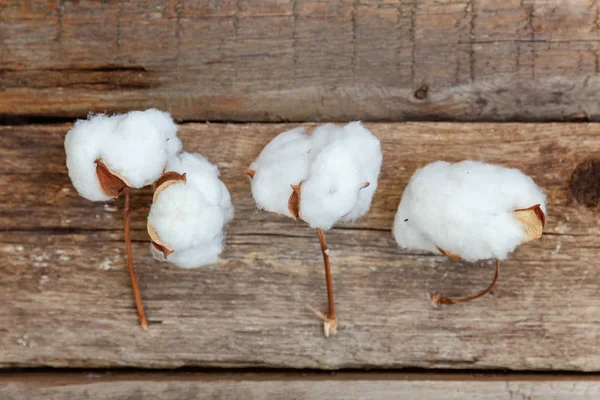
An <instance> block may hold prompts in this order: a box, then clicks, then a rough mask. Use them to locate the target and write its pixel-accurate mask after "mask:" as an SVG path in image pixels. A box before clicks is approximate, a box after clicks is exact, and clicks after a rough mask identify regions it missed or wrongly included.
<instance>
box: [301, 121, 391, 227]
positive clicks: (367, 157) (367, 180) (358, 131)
mask: <svg viewBox="0 0 600 400" xmlns="http://www.w3.org/2000/svg"><path fill="white" fill-rule="evenodd" d="M326 126H327V125H326ZM321 132H322V133H321V135H320V136H317V138H316V140H317V143H318V145H319V146H320V147H321V149H320V151H318V152H317V154H316V155H315V156H314V157H313V160H312V163H311V168H310V172H309V175H308V176H307V179H306V181H305V182H304V183H303V184H302V188H301V203H300V216H301V217H302V219H303V220H305V221H306V222H307V223H308V224H309V225H310V226H311V227H313V228H322V229H329V228H331V226H332V225H333V224H334V223H335V222H336V221H338V220H343V221H351V220H354V219H356V218H358V217H361V216H362V215H364V214H366V213H367V211H368V210H369V208H370V206H371V200H372V199H373V195H374V194H375V190H376V189H377V179H378V177H379V171H380V170H381V162H382V154H381V147H380V144H379V140H378V139H377V138H376V137H375V136H373V134H371V132H369V131H368V130H367V129H366V128H365V127H363V126H362V124H361V123H360V122H352V123H349V124H348V125H346V126H344V127H343V128H341V129H340V128H337V130H333V129H332V128H331V127H328V129H327V130H324V131H321ZM318 133H319V132H315V134H318ZM313 135H314V134H313ZM325 137H327V139H329V142H327V140H323V138H325Z"/></svg>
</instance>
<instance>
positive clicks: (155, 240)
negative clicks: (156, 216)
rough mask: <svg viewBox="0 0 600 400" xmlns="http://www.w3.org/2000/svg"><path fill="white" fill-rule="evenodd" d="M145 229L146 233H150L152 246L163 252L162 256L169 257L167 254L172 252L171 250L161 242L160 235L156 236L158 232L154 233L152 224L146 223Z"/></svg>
mask: <svg viewBox="0 0 600 400" xmlns="http://www.w3.org/2000/svg"><path fill="white" fill-rule="evenodd" d="M147 229H148V235H150V239H152V246H154V248H155V249H156V250H158V251H160V252H161V253H163V256H165V258H167V257H169V255H170V254H171V253H173V250H171V249H170V248H169V247H167V245H165V244H164V243H163V242H162V240H160V237H158V233H156V231H155V230H154V228H153V227H152V225H150V224H148V225H147Z"/></svg>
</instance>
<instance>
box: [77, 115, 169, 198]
mask: <svg viewBox="0 0 600 400" xmlns="http://www.w3.org/2000/svg"><path fill="white" fill-rule="evenodd" d="M180 150H181V141H180V140H179V138H178V137H177V126H176V125H175V123H174V122H173V120H172V119H171V116H170V115H169V113H166V112H162V111H159V110H156V109H149V110H146V111H132V112H129V113H127V114H119V115H114V116H108V115H104V114H97V115H90V116H89V118H88V119H87V120H78V121H77V122H76V123H75V125H74V126H73V128H71V130H70V131H69V132H68V133H67V136H66V137H65V152H66V155H67V168H68V171H69V177H70V178H71V181H72V182H73V186H75V189H76V190H77V192H78V193H79V195H81V196H82V197H85V198H86V199H88V200H92V201H107V200H110V199H113V198H116V197H118V195H119V193H120V191H121V190H122V188H123V187H125V186H127V187H131V188H141V187H144V186H147V185H149V184H151V183H152V182H154V181H155V180H157V179H158V178H159V177H160V175H161V174H162V172H163V171H164V168H165V165H166V163H167V160H168V159H169V158H171V157H173V156H174V155H175V154H176V153H178V152H179V151H180ZM118 180H120V181H121V183H119V182H118Z"/></svg>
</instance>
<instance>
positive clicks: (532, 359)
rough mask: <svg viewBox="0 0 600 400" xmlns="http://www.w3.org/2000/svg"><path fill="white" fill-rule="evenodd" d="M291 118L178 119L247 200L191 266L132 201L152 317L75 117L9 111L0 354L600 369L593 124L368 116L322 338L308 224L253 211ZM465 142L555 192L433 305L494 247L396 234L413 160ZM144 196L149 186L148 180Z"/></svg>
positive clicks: (239, 198)
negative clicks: (266, 151) (377, 144)
mask: <svg viewBox="0 0 600 400" xmlns="http://www.w3.org/2000/svg"><path fill="white" fill-rule="evenodd" d="M293 126H296V125H292V124H289V125H285V124H186V125H183V126H181V133H180V136H181V138H182V140H183V142H184V145H185V148H186V149H188V150H189V151H199V152H202V153H203V154H204V155H205V156H207V157H208V159H209V160H211V161H212V162H214V163H216V165H217V166H218V167H219V168H220V170H221V176H222V179H223V181H224V182H225V183H226V185H227V186H228V188H229V190H230V191H231V194H232V197H233V201H234V205H235V207H236V216H235V219H234V221H233V222H232V224H231V226H230V228H229V235H228V237H227V245H226V249H225V252H224V254H223V257H222V258H223V260H222V261H221V263H220V264H219V265H218V266H216V267H212V268H203V269H197V270H181V269H177V268H176V267H174V266H171V265H167V264H160V263H157V262H155V261H154V260H153V259H152V258H151V257H150V255H149V253H148V249H147V247H148V238H147V235H146V233H145V221H144V218H143V217H142V216H138V217H136V218H134V231H133V237H134V239H135V241H136V242H135V243H134V257H135V259H136V268H137V271H138V277H139V279H140V286H141V290H142V295H143V297H144V301H145V304H146V308H147V313H148V317H149V320H150V324H151V325H150V330H149V332H148V333H143V332H142V331H141V330H140V329H139V327H138V324H137V320H136V314H135V311H134V303H133V298H132V295H131V289H130V283H129V278H128V274H127V271H126V263H125V249H124V246H123V244H122V239H123V232H122V230H121V229H122V228H121V216H120V213H119V210H120V209H121V207H122V204H121V202H116V203H107V204H101V203H97V204H96V203H91V202H88V201H86V200H84V199H82V198H80V197H78V196H77V194H76V193H75V191H74V189H73V188H72V186H71V184H70V182H69V179H68V176H67V174H66V169H65V156H64V149H63V144H62V142H63V138H64V134H65V133H66V131H67V130H68V128H69V126H68V125H62V124H61V125H30V126H14V127H11V126H4V127H0V140H1V142H0V143H1V146H0V156H1V159H2V160H3V162H2V163H0V172H1V173H0V187H1V189H2V198H3V201H2V204H1V205H0V228H1V232H0V242H1V244H0V249H1V251H2V254H1V259H2V264H0V282H2V290H1V291H0V304H2V307H0V348H2V352H0V366H3V367H16V366H22V367H35V366H45V365H51V366H58V367H61V366H68V367H111V366H137V367H145V368H160V367H179V366H204V367H206V366H221V367H226V366H233V367H258V366H268V367H289V368H316V369H338V368H373V367H378V368H400V367H425V368H458V369H460V368H469V369H484V368H486V369H489V368H493V369H501V368H507V369H515V370H580V371H598V370H600V355H599V353H598V351H597V349H598V345H599V344H600V337H599V334H598V332H599V331H600V328H599V326H600V308H598V307H597V304H598V299H600V288H599V286H598V282H599V281H600V269H599V268H598V264H597V260H598V258H599V256H600V246H599V245H598V240H597V238H598V234H599V233H600V224H599V222H598V209H597V208H586V207H584V206H582V205H580V204H579V203H578V202H577V201H576V200H575V199H574V198H573V197H572V195H571V192H570V189H569V183H570V180H571V175H572V173H573V170H574V169H575V168H576V167H577V166H578V165H580V164H581V163H582V162H584V161H585V160H587V159H589V158H593V157H600V126H599V125H595V124H452V123H407V124H402V123H392V124H385V123H379V124H367V127H368V128H369V129H371V130H372V132H373V133H374V134H375V135H376V136H378V137H379V138H380V139H381V142H382V148H383V152H384V163H383V170H382V174H381V178H380V183H379V188H378V191H377V194H376V195H375V198H374V202H373V207H372V209H371V211H370V213H369V214H368V215H367V216H366V217H365V218H363V219H361V220H359V221H357V222H355V223H351V224H344V225H340V226H339V227H336V228H335V229H333V230H331V231H329V232H327V240H328V243H329V245H330V247H331V262H332V269H333V279H334V281H333V282H334V291H335V294H336V301H337V308H339V311H338V314H339V315H338V317H339V321H340V329H339V334H338V335H337V336H335V337H333V338H330V339H328V340H327V339H325V338H323V337H322V332H321V329H322V328H321V323H320V321H319V320H318V319H317V318H316V317H315V316H314V314H313V313H312V311H311V310H310V309H309V308H308V306H309V305H310V306H313V307H315V308H317V309H321V310H325V306H326V294H325V282H324V278H323V271H322V261H321V259H320V248H319V244H318V240H317V237H316V235H315V233H314V231H313V230H311V229H309V228H308V227H306V226H305V225H303V224H302V223H295V222H293V221H292V220H291V219H288V218H283V217H277V216H274V215H271V214H269V213H267V212H260V211H258V210H257V209H256V207H255V205H254V201H253V200H252V197H251V194H250V186H249V183H248V181H247V178H246V177H245V176H244V175H243V171H244V169H245V168H246V167H247V166H248V165H249V164H250V163H251V161H252V160H253V159H254V158H255V157H256V156H257V155H258V153H259V152H260V150H261V149H262V147H263V146H264V145H265V144H266V143H267V142H268V141H269V140H270V139H271V138H273V137H274V136H275V135H276V134H277V133H279V132H282V131H284V130H286V129H289V128H292V127H293ZM308 126H309V127H310V126H312V125H308ZM467 158H470V159H483V160H485V161H489V162H495V163H502V164H505V165H509V166H513V167H518V168H520V169H522V170H523V171H524V172H525V173H527V174H529V175H531V176H532V177H533V178H534V179H535V180H536V182H537V183H538V184H540V185H541V186H542V187H544V188H545V189H546V191H547V193H548V196H549V199H550V200H549V204H548V209H549V215H548V225H547V228H546V233H545V234H544V236H543V237H542V239H541V240H538V241H535V242H533V243H530V244H527V245H525V246H522V247H521V248H520V249H518V250H517V251H516V252H515V253H514V254H513V255H512V256H511V258H510V259H509V260H508V261H506V262H504V263H503V265H502V270H501V275H500V280H499V283H498V285H497V287H496V288H495V289H494V291H493V295H490V296H487V297H485V298H483V299H481V300H479V301H477V302H474V303H472V304H468V305H460V306H453V307H448V308H443V309H434V308H433V307H432V306H431V303H430V301H429V296H430V294H431V293H432V292H440V291H442V292H443V293H444V294H448V295H463V294H470V293H473V292H474V291H477V290H479V289H480V288H482V287H484V286H485V285H486V284H488V283H489V281H490V279H491V277H492V275H493V263H491V262H490V263H481V264H478V265H470V264H467V263H464V262H460V261H452V260H448V259H447V258H445V257H443V256H441V255H439V254H424V253H414V252H408V251H406V250H402V249H399V248H398V247H397V246H396V244H395V242H394V240H393V238H392V235H391V232H390V228H391V224H392V219H393V216H394V213H395V211H396V207H397V205H398V201H399V199H400V196H401V193H402V190H403V188H404V187H405V185H406V184H407V182H408V179H409V177H410V176H411V174H412V173H413V172H414V170H415V169H416V168H418V167H420V166H423V165H424V164H426V163H428V162H430V161H433V160H437V159H444V160H449V161H458V160H462V159H467ZM134 199H136V200H135V202H137V203H134V206H135V205H136V204H137V205H144V204H147V203H149V201H150V199H151V193H150V191H149V190H144V191H141V192H140V193H139V194H137V193H136V194H134Z"/></svg>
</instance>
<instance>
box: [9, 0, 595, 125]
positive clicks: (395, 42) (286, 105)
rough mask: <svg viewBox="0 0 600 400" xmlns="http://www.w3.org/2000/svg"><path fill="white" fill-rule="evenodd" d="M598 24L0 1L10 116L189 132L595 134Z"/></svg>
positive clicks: (302, 9) (414, 6)
mask: <svg viewBox="0 0 600 400" xmlns="http://www.w3.org/2000/svg"><path fill="white" fill-rule="evenodd" d="M599 9H600V8H599V4H598V0H571V1H564V0H502V1H497V0H333V1H318V0H268V1H265V0H219V1H215V0H199V1H185V2H184V1H176V0H168V1H162V0H161V1H159V0H142V1H123V0H110V1H92V0H79V1H65V0H33V1H13V0H0V26H1V27H2V29H0V92H1V93H2V95H1V96H0V115H2V114H5V115H34V116H58V117H65V116H66V117H73V116H85V115H87V113H88V112H89V111H109V112H113V111H123V110H129V109H139V108H144V107H159V108H162V109H169V110H171V111H172V112H173V114H174V115H175V116H176V117H177V118H180V119H184V120H188V121H189V120H193V121H205V120H226V121H307V120H347V119H363V120H422V119H461V120H494V121H505V120H538V121H539V120H565V119H592V120H600V102H598V101H597V93H598V91H599V90H600V76H599V75H598V72H599V70H600V67H599V61H598V60H599V56H600V49H599V39H600V29H599V27H600V17H599V15H600V14H599ZM425 87H426V88H427V89H426V90H425ZM419 89H421V90H419Z"/></svg>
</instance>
